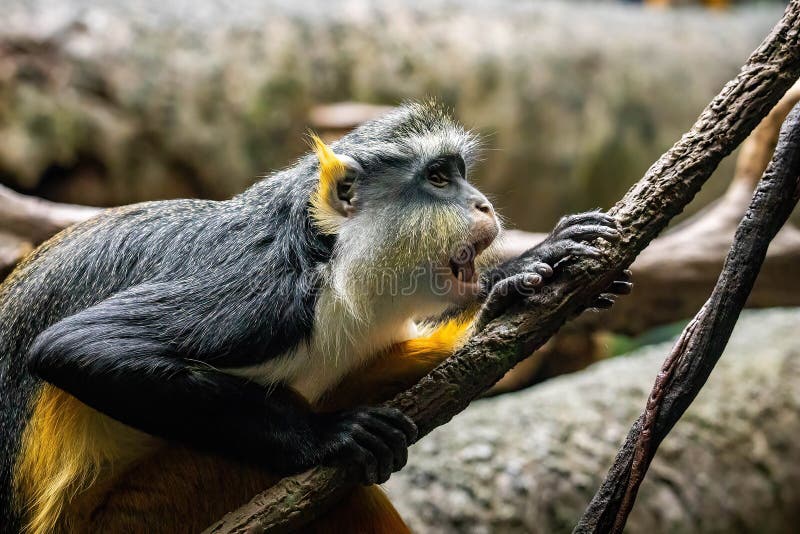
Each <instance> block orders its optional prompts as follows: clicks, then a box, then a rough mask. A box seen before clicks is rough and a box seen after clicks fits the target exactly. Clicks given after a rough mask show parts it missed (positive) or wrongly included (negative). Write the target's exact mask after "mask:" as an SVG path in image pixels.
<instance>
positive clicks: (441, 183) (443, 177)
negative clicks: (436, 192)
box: [427, 164, 451, 187]
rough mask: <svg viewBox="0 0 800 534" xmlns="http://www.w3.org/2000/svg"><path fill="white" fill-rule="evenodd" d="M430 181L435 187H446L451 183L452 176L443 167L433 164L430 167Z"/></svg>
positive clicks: (428, 175) (428, 173)
mask: <svg viewBox="0 0 800 534" xmlns="http://www.w3.org/2000/svg"><path fill="white" fill-rule="evenodd" d="M427 178H428V181H429V182H430V183H431V184H432V185H433V186H435V187H445V186H447V185H448V184H449V183H450V181H451V180H450V176H448V174H447V170H446V168H445V167H444V166H443V165H438V164H433V165H431V166H430V167H428V172H427Z"/></svg>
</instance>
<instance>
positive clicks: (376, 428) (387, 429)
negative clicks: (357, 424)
mask: <svg viewBox="0 0 800 534" xmlns="http://www.w3.org/2000/svg"><path fill="white" fill-rule="evenodd" d="M361 424H362V425H363V426H365V427H366V428H367V430H369V431H370V432H372V433H373V434H375V435H377V436H378V437H379V438H381V439H382V440H383V443H385V444H386V445H387V446H388V447H389V448H390V449H391V450H392V455H393V457H394V466H393V467H394V471H397V470H398V469H402V468H403V466H405V465H406V462H407V461H408V440H407V439H406V435H405V434H404V433H403V432H401V431H400V430H397V429H396V428H395V427H393V426H392V425H390V424H389V423H386V422H384V421H381V420H380V419H379V418H377V417H373V418H370V419H369V420H365V421H364V422H363V423H361Z"/></svg>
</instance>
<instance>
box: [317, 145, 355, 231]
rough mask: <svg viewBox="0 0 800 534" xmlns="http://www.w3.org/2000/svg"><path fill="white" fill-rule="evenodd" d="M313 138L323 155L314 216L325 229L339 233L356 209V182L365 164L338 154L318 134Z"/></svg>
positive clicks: (320, 157)
mask: <svg viewBox="0 0 800 534" xmlns="http://www.w3.org/2000/svg"><path fill="white" fill-rule="evenodd" d="M310 140H311V143H310V144H311V148H313V149H314V152H315V153H316V154H317V159H319V184H318V185H317V189H316V190H315V191H314V193H313V195H312V196H311V217H312V218H313V219H314V222H315V223H316V225H317V227H318V228H319V229H320V230H321V231H322V232H324V233H326V234H335V233H338V231H339V228H340V227H341V225H342V222H343V221H344V220H345V219H346V218H347V217H349V216H350V215H352V213H353V204H352V201H353V182H354V180H355V177H356V175H357V174H358V173H359V172H361V166H360V165H359V164H358V163H357V162H356V161H355V160H354V159H353V158H350V157H348V156H340V155H338V154H335V153H334V152H333V150H331V148H330V147H329V146H328V145H326V144H325V142H324V141H323V140H322V139H320V138H319V137H317V136H316V135H314V134H311V135H310Z"/></svg>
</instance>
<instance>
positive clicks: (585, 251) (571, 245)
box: [553, 239, 602, 263]
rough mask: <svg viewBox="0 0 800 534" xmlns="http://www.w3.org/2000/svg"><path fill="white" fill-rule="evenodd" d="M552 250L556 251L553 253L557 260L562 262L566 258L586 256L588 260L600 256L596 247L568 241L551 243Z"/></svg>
mask: <svg viewBox="0 0 800 534" xmlns="http://www.w3.org/2000/svg"><path fill="white" fill-rule="evenodd" d="M553 248H554V249H555V250H556V252H555V253H556V256H557V259H558V260H562V259H564V257H566V256H586V257H589V258H598V257H600V256H601V255H602V253H601V252H600V249H599V248H597V247H593V246H591V245H587V244H586V243H581V242H579V241H572V240H569V239H567V240H564V241H557V242H556V243H553ZM556 263H557V262H556Z"/></svg>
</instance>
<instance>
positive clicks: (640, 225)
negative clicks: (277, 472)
mask: <svg viewBox="0 0 800 534" xmlns="http://www.w3.org/2000/svg"><path fill="white" fill-rule="evenodd" d="M798 22H800V1H798V0H795V1H792V2H790V4H789V5H788V7H787V9H786V12H785V14H784V17H783V18H782V19H781V21H780V22H778V24H777V25H776V26H775V27H774V28H773V30H772V32H771V33H770V35H769V36H768V37H767V38H766V40H765V41H764V42H763V43H762V44H761V46H760V47H759V48H758V49H757V50H756V51H755V52H754V53H753V54H752V55H751V56H750V58H749V60H748V61H747V63H746V64H745V65H744V67H743V68H742V70H741V72H740V74H739V75H738V76H737V77H736V78H735V79H734V80H732V81H731V82H729V83H728V84H727V85H726V86H725V87H724V88H723V90H722V92H721V93H720V94H719V95H718V96H717V97H716V98H715V99H714V100H713V101H712V102H711V103H710V104H709V106H708V107H707V108H706V109H705V110H704V111H703V113H702V114H701V115H700V117H699V119H698V120H697V122H696V123H695V125H694V126H693V128H692V129H691V131H690V132H689V133H687V134H686V135H684V136H683V137H682V138H681V140H680V141H678V142H677V143H676V144H675V145H674V146H673V147H672V148H671V149H670V150H669V151H668V152H667V153H666V154H664V155H663V156H662V157H661V158H660V159H659V160H658V161H657V162H656V163H655V164H654V165H653V166H652V167H651V168H650V169H649V170H648V171H647V173H646V175H645V176H644V178H643V179H642V180H641V181H639V182H638V183H637V184H636V185H635V186H634V187H633V188H632V189H631V190H630V191H629V192H628V193H627V194H626V195H625V197H624V198H623V199H622V200H621V201H620V202H619V203H617V205H616V206H614V208H612V210H611V213H612V214H613V215H614V216H615V217H616V218H617V220H618V221H619V223H620V225H621V227H622V229H623V238H622V240H621V241H620V242H619V243H617V244H613V245H612V244H602V249H603V251H604V253H605V255H604V257H603V258H602V259H599V260H583V261H575V262H572V263H571V264H570V265H568V266H565V268H564V269H563V270H561V271H560V272H559V273H557V274H556V276H555V278H554V280H553V282H552V283H551V284H549V285H548V286H547V287H545V288H544V289H543V291H542V293H541V294H540V295H538V298H537V299H536V300H535V301H534V302H530V303H528V304H527V305H526V306H525V307H524V308H522V309H519V308H517V309H513V310H509V312H508V313H506V314H505V315H504V316H502V317H500V318H498V319H497V320H495V321H493V322H491V323H490V324H489V325H487V327H486V328H485V329H484V330H483V331H481V332H478V333H476V334H475V335H474V336H472V338H471V339H470V340H469V342H468V343H467V344H466V345H465V346H464V347H463V348H462V349H460V350H459V351H458V352H457V353H456V354H455V355H454V356H452V357H451V358H449V359H448V360H446V361H445V362H444V363H443V364H442V365H440V366H439V367H438V368H437V369H435V370H434V371H433V372H432V373H431V374H430V375H428V376H426V377H425V378H423V379H422V380H421V381H420V382H419V383H418V384H417V385H416V386H414V387H413V388H411V389H410V390H409V391H407V392H405V393H402V394H400V395H398V396H397V397H396V398H395V399H393V400H392V401H391V402H390V403H389V404H390V405H392V406H395V407H398V408H400V409H402V410H403V411H404V412H405V413H406V414H408V415H409V416H410V417H411V418H412V419H414V420H415V421H416V423H417V425H418V427H419V430H420V436H424V435H425V434H427V433H428V432H430V431H431V430H432V429H433V428H435V427H437V426H439V425H442V424H444V423H446V422H447V421H449V420H450V419H451V418H452V417H453V416H454V415H456V414H457V413H459V412H461V411H462V410H463V409H464V408H465V407H466V406H467V405H468V404H469V403H470V402H471V401H472V400H473V399H475V398H476V397H478V396H479V395H481V394H482V393H483V392H484V391H486V390H487V389H488V388H489V387H491V385H492V384H494V383H495V382H496V381H497V380H498V379H499V378H500V377H501V376H503V374H504V373H505V372H507V371H508V370H509V369H510V368H511V367H513V366H514V365H515V364H516V363H518V362H519V361H520V360H521V359H523V358H524V357H526V356H527V355H529V354H530V353H531V352H532V351H533V350H535V349H536V348H538V347H540V346H541V345H542V344H543V343H544V342H545V341H547V339H548V338H549V337H551V336H552V335H553V334H554V333H555V332H556V331H557V330H558V328H559V327H560V326H561V325H562V324H563V323H564V322H565V321H566V320H567V319H568V318H569V317H571V316H574V315H575V314H577V313H578V312H579V311H580V310H581V309H583V308H584V307H585V306H587V305H588V304H589V303H590V302H591V300H592V299H593V298H594V297H595V296H596V295H597V294H598V293H600V292H601V291H602V290H603V289H604V288H605V287H607V286H608V284H609V283H611V281H612V280H613V278H614V276H615V274H616V273H618V272H619V271H620V270H621V269H623V268H625V267H627V266H629V265H630V264H631V263H632V262H633V260H634V259H635V258H636V256H637V255H638V254H639V252H641V251H642V250H643V249H644V248H645V247H646V246H647V245H648V244H649V243H650V241H651V240H652V239H653V238H654V237H655V236H656V235H657V234H658V233H659V232H660V231H662V230H663V229H664V228H665V227H666V225H667V224H668V223H669V221H670V220H671V219H672V217H674V216H675V215H677V214H678V213H680V212H681V211H682V210H683V208H684V207H685V206H686V205H687V204H688V203H689V202H690V201H691V200H692V198H693V197H694V195H695V194H696V193H697V191H699V189H700V187H701V186H702V184H703V183H704V182H705V181H706V180H707V179H708V177H709V176H710V174H711V172H712V171H713V170H714V169H715V168H716V166H717V164H718V163H719V161H720V160H721V159H722V158H723V157H725V156H726V155H728V154H729V153H730V152H731V151H732V150H733V149H734V148H735V147H736V146H738V144H739V143H741V141H742V140H744V138H745V137H746V136H747V135H748V134H749V133H750V131H751V130H752V129H753V128H754V127H755V126H756V125H757V124H758V123H759V122H760V120H761V119H762V118H763V117H764V116H765V115H766V114H767V113H768V112H769V111H770V110H771V109H772V107H774V106H775V104H776V103H777V102H778V100H779V99H780V98H781V96H782V95H783V94H784V93H785V92H786V90H787V89H788V88H789V87H790V86H791V85H792V84H793V83H794V82H795V80H796V79H797V78H798V75H800V32H798V27H799V26H798ZM353 475H354V473H352V472H350V471H348V469H347V468H346V467H345V466H341V467H318V468H315V469H314V470H312V472H311V473H305V474H303V475H301V476H297V477H290V478H287V479H284V480H282V481H281V482H279V483H278V484H276V485H275V486H273V487H272V488H270V489H268V490H266V491H265V492H264V493H262V494H261V495H259V496H258V497H257V498H256V499H255V500H254V501H251V503H249V504H247V505H245V506H243V507H242V508H240V509H239V510H237V511H234V512H232V513H230V514H228V515H227V516H225V517H224V518H223V519H222V520H221V521H220V522H218V523H217V524H215V525H213V526H212V527H210V528H209V529H208V531H207V532H217V533H219V532H262V531H269V532H279V531H284V532H285V531H290V530H292V529H296V528H298V527H300V526H302V525H303V524H305V523H306V522H308V521H310V520H312V519H313V518H314V517H316V516H317V515H318V514H319V513H321V512H322V511H324V510H325V509H327V508H328V507H329V506H331V505H332V504H333V503H335V502H336V499H337V497H339V496H340V495H341V493H342V488H343V487H344V486H347V485H348V484H351V483H352V481H354V480H355V478H354V476H353ZM278 502H279V503H281V504H278V505H276V504H274V503H278Z"/></svg>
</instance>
